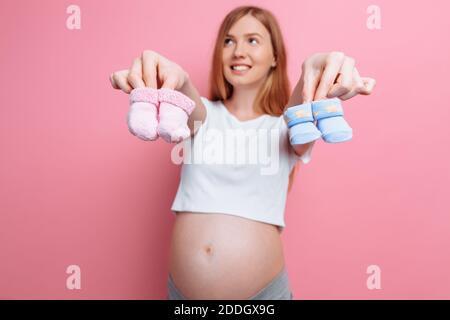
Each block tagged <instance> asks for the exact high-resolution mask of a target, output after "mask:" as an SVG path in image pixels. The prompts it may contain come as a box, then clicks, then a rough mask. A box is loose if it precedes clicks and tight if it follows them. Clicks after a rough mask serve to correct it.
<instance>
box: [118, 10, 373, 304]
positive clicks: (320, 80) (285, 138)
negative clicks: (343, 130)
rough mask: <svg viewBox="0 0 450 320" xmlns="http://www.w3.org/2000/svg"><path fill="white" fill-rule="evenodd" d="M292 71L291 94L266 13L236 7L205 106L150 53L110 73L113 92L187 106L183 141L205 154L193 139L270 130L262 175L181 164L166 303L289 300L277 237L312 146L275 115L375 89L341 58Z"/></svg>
mask: <svg viewBox="0 0 450 320" xmlns="http://www.w3.org/2000/svg"><path fill="white" fill-rule="evenodd" d="M301 71H302V73H301V76H300V79H299V81H298V83H297V85H296V86H295V88H294V91H293V93H292V95H291V94H290V85H289V80H288V76H287V55H286V51H285V46H284V42H283V39H282V35H281V31H280V28H279V25H278V23H277V21H276V19H275V18H274V16H273V15H272V14H271V13H270V12H268V11H267V10H265V9H262V8H258V7H254V6H245V7H238V8H236V9H234V10H233V11H231V12H230V13H229V14H228V15H227V16H226V17H225V19H224V21H223V22H222V24H221V27H220V29H219V32H218V36H217V40H216V43H215V48H214V53H213V59H212V69H211V74H210V92H209V98H205V97H201V96H200V95H199V93H198V91H197V89H196V88H195V87H194V85H193V83H192V81H191V80H190V78H189V76H188V74H187V73H186V72H185V71H184V70H183V69H182V68H181V67H180V66H179V65H177V64H175V63H174V62H171V61H169V60H168V59H167V58H165V57H163V56H162V55H160V54H158V53H156V52H154V51H144V53H143V54H142V55H141V56H140V57H139V58H137V59H135V60H134V62H133V65H132V67H131V69H130V70H122V71H117V72H114V73H113V74H112V75H111V79H110V80H111V83H112V86H113V87H114V88H115V89H121V90H123V91H124V92H126V93H130V92H131V90H133V89H134V88H141V87H152V88H161V87H162V88H169V89H174V90H178V91H180V92H182V93H183V94H185V95H186V96H187V97H189V98H191V99H192V100H193V101H194V102H195V104H196V108H195V109H194V111H193V112H192V113H191V114H190V115H189V118H188V123H187V124H188V128H189V129H190V133H191V136H190V137H189V138H187V139H186V140H185V142H186V141H192V143H193V144H192V145H199V144H200V141H199V139H203V140H202V141H201V142H202V143H203V147H204V150H206V147H207V146H208V143H209V144H211V143H218V141H219V140H211V139H208V140H207V139H204V138H201V137H203V136H204V135H205V134H206V133H207V132H208V130H211V129H215V130H216V133H217V132H221V133H224V132H230V130H239V129H243V130H247V129H255V130H261V129H264V130H266V131H267V132H269V135H270V132H273V130H275V132H279V135H276V136H275V137H276V139H278V140H277V141H278V142H279V143H278V144H277V143H275V144H274V145H275V146H277V147H278V148H277V149H276V151H277V152H276V154H270V160H271V162H272V164H274V163H275V165H276V166H275V167H276V169H275V170H273V171H274V172H272V173H271V174H270V173H269V174H264V173H263V171H262V170H261V169H262V168H263V167H266V168H267V165H262V164H254V163H250V164H249V163H244V164H241V163H239V164H236V163H232V164H230V163H219V164H218V163H213V164H211V163H206V162H203V163H189V164H187V163H183V167H182V171H181V178H180V185H179V187H178V191H177V194H176V197H175V200H174V202H173V205H172V208H171V209H172V211H173V212H174V213H176V220H175V224H174V227H173V233H172V242H171V252H170V270H169V274H168V299H254V300H257V299H293V294H292V291H291V288H290V284H289V281H288V275H287V271H286V268H285V263H284V254H283V249H282V242H281V237H280V234H281V232H282V230H283V228H284V227H285V224H284V207H285V203H286V196H287V193H288V191H289V190H290V187H291V184H292V181H293V177H294V174H295V169H296V164H297V161H298V160H301V161H302V162H303V163H307V162H309V160H310V157H311V150H312V148H313V145H314V143H315V141H313V142H310V143H306V144H298V145H297V144H296V145H291V144H290V142H289V129H288V127H287V125H286V122H285V120H284V118H283V112H284V110H285V109H286V108H288V107H290V106H294V105H298V104H301V103H304V102H310V101H315V100H321V99H328V98H333V97H337V98H339V99H341V100H347V99H350V98H351V97H353V96H355V95H357V94H363V95H368V94H370V93H371V92H372V90H373V88H374V86H375V80H374V79H371V78H363V77H360V75H359V74H358V71H357V69H356V68H355V61H354V59H352V58H350V57H348V56H346V55H345V54H343V53H342V52H330V53H317V54H313V55H312V56H310V57H309V58H308V59H306V60H305V61H304V62H303V64H302V70H301ZM198 124H200V125H198ZM269 140H270V139H269ZM211 141H212V142H211ZM261 141H262V139H261V140H258V145H260V144H262V142H261ZM265 141H267V139H266V140H265ZM273 142H276V141H275V140H274V139H272V140H271V143H273ZM232 151H233V150H231V149H224V150H223V153H224V154H228V155H229V154H230V153H232Z"/></svg>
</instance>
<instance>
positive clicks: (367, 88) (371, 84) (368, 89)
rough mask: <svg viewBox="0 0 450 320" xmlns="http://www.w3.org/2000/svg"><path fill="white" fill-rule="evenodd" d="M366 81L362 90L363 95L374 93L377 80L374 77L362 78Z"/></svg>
mask: <svg viewBox="0 0 450 320" xmlns="http://www.w3.org/2000/svg"><path fill="white" fill-rule="evenodd" d="M361 79H362V81H363V83H364V89H362V90H361V91H360V93H361V94H363V95H369V94H371V93H372V91H373V88H375V85H376V84H377V81H376V80H375V79H373V78H365V77H362V78H361Z"/></svg>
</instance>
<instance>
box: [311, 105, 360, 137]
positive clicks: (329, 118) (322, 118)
mask: <svg viewBox="0 0 450 320" xmlns="http://www.w3.org/2000/svg"><path fill="white" fill-rule="evenodd" d="M311 104H312V112H313V115H314V119H315V120H317V127H318V128H319V130H320V132H322V138H323V140H324V141H325V142H328V143H338V142H344V141H348V140H350V139H351V138H352V135H353V134H352V133H353V130H352V128H350V126H349V125H348V123H347V121H345V119H344V118H343V115H344V109H343V108H342V105H341V100H340V99H338V98H332V99H325V100H319V101H313V102H312V103H311Z"/></svg>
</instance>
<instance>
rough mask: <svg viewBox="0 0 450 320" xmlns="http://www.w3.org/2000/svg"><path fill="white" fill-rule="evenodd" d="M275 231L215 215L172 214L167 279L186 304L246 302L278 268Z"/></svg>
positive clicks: (281, 258) (280, 251)
mask: <svg viewBox="0 0 450 320" xmlns="http://www.w3.org/2000/svg"><path fill="white" fill-rule="evenodd" d="M283 266H284V256H283V247H282V242H281V238H280V231H279V229H278V227H277V226H275V225H271V224H267V223H263V222H258V221H254V220H250V219H246V218H242V217H238V216H233V215H229V214H219V213H193V212H179V213H177V216H176V220H175V224H174V227H173V233H172V240H171V248H170V266H169V269H170V271H169V272H170V273H171V276H172V278H173V281H174V283H175V286H176V287H177V288H178V289H179V291H180V292H181V294H183V295H184V296H185V297H186V298H187V299H248V298H250V297H251V296H253V295H254V294H256V293H257V292H258V291H259V290H261V289H262V288H264V287H265V286H266V285H267V284H268V283H269V282H270V281H271V280H272V279H273V278H274V277H275V276H276V275H277V274H278V273H279V272H280V271H281V270H282V268H283Z"/></svg>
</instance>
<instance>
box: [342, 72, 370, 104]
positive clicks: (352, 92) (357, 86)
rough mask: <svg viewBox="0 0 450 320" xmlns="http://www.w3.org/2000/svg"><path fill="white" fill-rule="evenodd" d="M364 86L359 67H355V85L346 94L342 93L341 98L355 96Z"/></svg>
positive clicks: (345, 98) (346, 98)
mask: <svg viewBox="0 0 450 320" xmlns="http://www.w3.org/2000/svg"><path fill="white" fill-rule="evenodd" d="M363 88H364V83H363V81H362V79H361V77H360V76H359V72H358V69H357V68H356V67H354V68H353V85H352V89H351V90H350V92H347V93H346V94H343V95H340V96H339V99H341V100H348V99H350V98H353V97H354V96H356V95H357V94H359V93H360V91H361V90H362V89H363Z"/></svg>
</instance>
